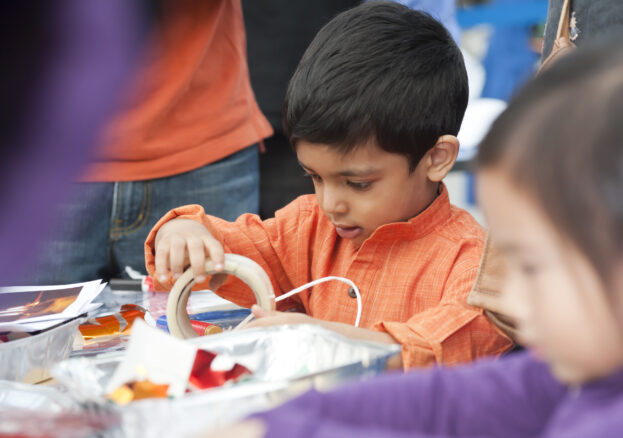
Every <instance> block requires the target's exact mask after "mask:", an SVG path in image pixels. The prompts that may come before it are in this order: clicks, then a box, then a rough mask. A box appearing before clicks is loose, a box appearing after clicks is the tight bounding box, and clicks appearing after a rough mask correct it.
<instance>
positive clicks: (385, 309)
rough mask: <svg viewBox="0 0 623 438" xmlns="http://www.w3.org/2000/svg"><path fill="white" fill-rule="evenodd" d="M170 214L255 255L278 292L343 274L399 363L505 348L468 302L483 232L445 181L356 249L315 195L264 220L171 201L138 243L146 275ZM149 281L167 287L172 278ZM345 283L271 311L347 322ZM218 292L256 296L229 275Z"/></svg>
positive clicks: (464, 357)
mask: <svg viewBox="0 0 623 438" xmlns="http://www.w3.org/2000/svg"><path fill="white" fill-rule="evenodd" d="M176 217H184V218H188V219H193V220H196V221H198V222H201V223H203V224H204V225H205V226H206V227H207V228H208V229H209V230H210V232H211V233H212V234H213V235H214V236H215V238H216V239H217V240H219V241H220V242H221V243H222V244H223V247H224V249H225V252H231V253H236V254H242V255H244V256H246V257H249V258H251V259H253V260H254V261H256V262H257V263H259V264H260V265H261V266H262V268H264V270H266V272H267V273H268V275H269V277H270V278H271V281H272V283H273V287H274V289H275V293H276V294H278V295H279V294H281V293H285V292H288V291H289V290H291V289H294V288H295V287H297V286H300V285H302V284H304V283H307V282H309V281H312V280H315V279H318V278H321V277H326V276H329V275H335V276H341V277H346V278H349V279H351V280H352V281H354V282H355V284H356V285H357V286H358V287H359V289H360V292H361V298H362V301H363V312H362V317H361V323H360V326H361V327H364V328H371V329H377V330H383V331H386V332H388V333H389V334H390V335H392V336H393V337H394V338H395V339H396V340H397V341H398V342H399V343H400V344H402V347H403V350H402V358H403V364H404V366H405V368H408V367H414V366H422V365H429V364H431V363H434V362H437V363H443V364H456V363H460V362H468V361H472V360H474V359H476V358H477V357H481V356H485V355H494V354H499V353H502V352H503V351H505V350H507V349H508V348H509V347H510V346H511V341H510V340H509V339H508V338H507V337H506V336H505V335H503V334H502V333H501V332H500V331H499V330H498V329H497V328H496V327H495V326H494V325H493V324H492V323H491V322H490V321H489V320H488V319H487V318H486V317H485V316H484V315H483V313H482V310H480V309H477V308H474V307H471V306H469V305H467V304H466V299H467V296H468V294H469V291H470V289H471V287H472V285H473V282H474V280H475V278H476V273H477V270H478V264H479V261H480V256H481V253H482V248H483V242H484V231H483V230H482V228H481V227H480V225H478V223H477V222H476V221H475V220H474V219H473V218H472V216H471V215H469V213H467V212H466V211H464V210H461V209H459V208H457V207H454V206H452V205H451V204H450V201H449V198H448V193H447V190H446V189H445V187H443V189H442V192H441V194H440V195H439V196H438V197H437V199H436V200H435V201H434V202H433V203H432V204H431V205H430V206H429V207H428V208H427V209H426V210H424V211H423V212H422V213H420V214H419V215H418V216H416V217H414V218H412V219H411V220H409V221H408V222H400V223H392V224H386V225H383V226H381V227H379V228H378V229H377V230H376V231H375V232H374V233H373V234H372V236H370V237H369V238H368V239H367V240H366V241H365V242H364V243H363V244H362V245H361V247H359V248H357V247H356V246H355V245H353V243H352V242H351V241H350V240H346V239H342V238H340V237H339V236H338V235H337V233H336V231H335V227H334V226H333V225H332V224H331V222H330V221H329V220H328V219H327V217H326V216H325V215H324V214H323V213H322V211H321V209H320V207H319V206H318V203H317V202H316V199H315V197H314V196H313V195H307V196H302V197H300V198H298V199H297V200H295V201H293V202H292V203H290V204H289V205H287V206H286V207H284V208H283V209H281V210H279V211H278V212H277V213H276V215H275V218H272V219H268V220H266V221H261V220H260V219H259V217H258V216H256V215H252V214H245V215H242V216H240V217H239V218H238V219H237V220H236V221H235V222H226V221H224V220H221V219H218V218H215V217H213V216H207V215H205V213H204V211H203V208H202V207H200V206H198V205H187V206H183V207H179V208H176V209H174V210H172V211H170V212H169V213H167V215H166V216H165V217H163V218H162V219H161V220H160V221H159V222H158V224H156V226H155V227H154V229H153V230H152V231H151V233H150V235H149V236H148V238H147V241H146V243H145V258H146V263H147V270H148V271H149V273H150V274H151V275H152V276H153V275H154V270H155V266H154V252H153V245H154V239H155V236H156V233H157V231H158V229H159V228H160V227H161V226H162V225H163V224H164V223H165V222H167V221H169V220H171V219H173V218H176ZM156 287H160V288H169V289H170V287H171V284H162V285H160V284H158V283H156ZM348 289H349V287H348V285H346V284H343V283H341V282H327V283H323V284H319V285H317V286H314V287H313V288H312V289H311V290H308V291H305V292H302V293H300V294H298V295H297V296H295V297H292V298H289V299H287V300H285V301H283V302H280V303H278V309H280V310H285V309H287V308H293V307H294V308H296V309H298V310H300V311H304V312H306V313H307V314H309V315H310V316H313V317H315V318H319V319H323V320H330V321H338V322H344V323H349V324H352V323H353V322H354V320H355V315H356V312H357V302H356V300H355V299H354V298H351V297H350V295H349V294H348ZM218 293H219V295H222V296H223V297H225V298H227V299H229V300H232V301H234V302H237V303H238V304H240V305H243V306H247V307H248V306H250V305H251V304H253V302H254V296H253V295H252V294H251V293H250V292H249V291H248V289H246V290H245V288H244V287H241V283H240V282H239V280H237V279H229V280H228V281H227V282H226V283H225V284H224V285H223V286H221V288H220V289H219V290H218Z"/></svg>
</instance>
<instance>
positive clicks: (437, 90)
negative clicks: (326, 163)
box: [283, 1, 468, 170]
mask: <svg viewBox="0 0 623 438" xmlns="http://www.w3.org/2000/svg"><path fill="white" fill-rule="evenodd" d="M467 98H468V86H467V73H466V71H465V65H464V63H463V56H462V54H461V51H460V50H459V48H458V47H457V45H456V44H455V42H454V40H453V39H452V36H451V35H450V34H449V33H448V31H447V30H446V29H445V28H444V27H443V26H442V25H441V24H440V23H439V22H437V21H436V20H435V19H433V18H432V17H431V16H430V15H428V14H425V13H422V12H418V11H415V10H411V9H409V8H407V7H406V6H403V5H400V4H397V3H394V2H389V1H387V2H384V1H375V2H368V3H364V4H362V5H360V6H357V7H355V8H353V9H350V10H348V11H345V12H343V13H341V14H339V15H337V16H336V17H335V18H334V19H332V20H331V21H330V22H329V23H328V24H326V25H325V26H324V27H323V28H322V29H321V30H320V31H319V32H318V34H317V35H316V37H315V38H314V40H313V41H312V42H311V44H310V46H309V47H308V48H307V50H306V51H305V54H304V55H303V58H302V59H301V61H300V63H299V65H298V67H297V69H296V71H295V72H294V75H293V76H292V79H291V80H290V84H289V86H288V90H287V93H286V98H285V101H284V106H283V117H284V133H285V135H286V136H287V137H288V138H289V139H290V142H291V143H292V145H293V146H294V147H295V146H296V142H297V141H298V140H301V139H302V140H305V141H308V142H312V143H324V144H328V145H331V146H334V147H335V148H336V149H338V150H340V151H341V152H343V153H347V152H349V151H351V150H353V149H354V148H356V147H358V146H360V145H363V144H366V143H367V142H369V141H370V140H375V141H376V142H377V143H378V145H379V146H380V147H381V148H382V149H383V150H385V151H387V152H392V153H398V154H402V155H405V156H406V157H407V158H408V161H409V166H410V169H411V170H413V169H414V168H415V166H416V165H417V163H418V162H419V161H420V160H421V159H422V157H423V156H424V154H425V153H426V152H427V151H428V150H429V149H430V148H431V147H433V146H434V145H435V143H436V141H437V139H438V138H439V137H440V136H441V135H444V134H452V135H457V133H458V131H459V128H460V126H461V121H462V120H463V114H464V113H465V107H466V106H467Z"/></svg>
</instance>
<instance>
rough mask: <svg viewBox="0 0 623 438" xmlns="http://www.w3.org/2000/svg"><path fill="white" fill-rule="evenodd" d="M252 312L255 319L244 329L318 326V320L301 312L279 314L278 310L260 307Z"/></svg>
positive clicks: (252, 309) (256, 306)
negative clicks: (303, 325)
mask: <svg viewBox="0 0 623 438" xmlns="http://www.w3.org/2000/svg"><path fill="white" fill-rule="evenodd" d="M251 312H252V313H253V316H254V317H255V319H254V320H253V321H251V322H249V323H248V324H245V325H244V326H243V327H244V328H255V327H268V326H272V325H284V324H291V325H293V324H317V321H318V320H317V319H316V318H312V317H311V316H309V315H306V314H305V313H299V312H278V311H276V310H264V309H262V308H261V307H260V306H258V305H253V307H251Z"/></svg>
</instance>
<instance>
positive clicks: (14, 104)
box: [0, 0, 145, 286]
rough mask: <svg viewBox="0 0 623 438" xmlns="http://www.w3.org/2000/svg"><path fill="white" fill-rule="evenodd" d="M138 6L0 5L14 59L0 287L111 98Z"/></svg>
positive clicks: (138, 32)
mask: <svg viewBox="0 0 623 438" xmlns="http://www.w3.org/2000/svg"><path fill="white" fill-rule="evenodd" d="M7 3H8V2H7ZM142 7H143V6H142V2H140V1H138V0H105V1H95V2H85V1H84V0H58V1H56V2H54V5H47V4H46V5H41V7H36V8H33V6H32V5H28V4H26V3H24V4H20V2H11V4H10V5H8V4H7V5H5V4H3V5H2V8H3V9H2V12H3V16H2V18H4V20H5V24H7V23H11V25H8V24H7V25H5V26H3V27H1V28H0V35H1V36H2V38H0V41H1V42H0V49H1V51H2V53H5V52H7V53H12V54H13V55H14V56H12V57H11V59H12V60H13V62H12V63H11V65H5V66H4V67H3V70H4V72H3V73H5V74H6V73H8V78H7V77H3V81H8V82H5V83H3V84H2V87H3V89H2V91H7V90H8V91H9V92H10V91H15V92H12V93H9V94H11V96H12V97H13V101H12V99H8V100H7V99H4V100H3V101H2V102H0V110H2V113H3V114H5V113H8V114H10V115H11V116H12V117H13V120H12V123H11V129H10V131H11V132H6V131H7V130H4V131H3V132H0V150H1V151H2V152H0V157H1V158H2V159H1V160H0V182H1V184H0V185H1V186H2V189H0V205H1V206H2V209H3V211H2V213H3V214H2V216H1V217H0V286H5V285H8V284H13V283H21V282H22V280H20V278H22V279H23V278H27V275H26V274H27V270H28V268H29V266H30V264H29V262H30V261H31V259H32V258H33V256H34V254H35V253H36V251H37V250H38V246H39V245H40V243H41V242H42V241H43V240H44V239H46V238H47V237H48V236H49V234H50V233H51V231H52V230H53V228H54V225H55V221H56V220H57V218H56V216H55V213H56V211H55V209H56V208H57V205H58V202H59V201H62V200H64V199H66V198H67V197H68V196H69V195H70V190H71V189H70V187H71V186H70V183H71V181H73V180H75V178H76V177H77V176H78V175H79V174H80V172H81V170H82V165H83V164H84V163H86V161H87V160H88V159H89V157H90V153H91V149H92V148H93V146H94V143H95V141H96V138H97V136H98V133H99V130H100V128H101V127H102V125H103V124H104V123H105V122H106V121H107V120H108V117H109V116H111V115H112V114H113V112H114V110H115V108H116V107H117V106H118V105H119V104H120V91H121V90H122V88H123V85H124V84H125V82H124V81H125V80H126V78H127V77H128V75H129V74H130V73H131V71H132V67H133V65H134V63H135V58H136V55H137V53H139V49H140V43H141V41H142V33H143V32H144V30H143V28H144V26H145V23H144V18H142V13H143V11H142ZM46 8H47V9H46ZM37 19H39V22H37V21H36V20H37ZM43 24H45V26H42V25H43ZM39 27H45V29H39ZM33 28H34V29H35V30H37V31H36V32H35V31H34V30H33ZM18 54H19V56H18ZM24 60H25V61H24ZM7 84H8V85H7ZM7 107H8V110H7Z"/></svg>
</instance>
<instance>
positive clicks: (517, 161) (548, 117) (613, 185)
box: [477, 39, 623, 287]
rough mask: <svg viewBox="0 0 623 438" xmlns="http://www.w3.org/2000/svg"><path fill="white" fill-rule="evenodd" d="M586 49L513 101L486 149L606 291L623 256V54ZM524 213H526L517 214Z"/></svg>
mask: <svg viewBox="0 0 623 438" xmlns="http://www.w3.org/2000/svg"><path fill="white" fill-rule="evenodd" d="M619 41H620V39H618V41H615V42H612V43H608V44H605V45H604V44H600V45H599V46H592V47H584V48H582V49H578V50H577V52H576V53H574V54H572V55H570V56H569V57H568V58H565V59H562V60H560V61H559V62H558V63H556V64H555V65H554V66H553V67H552V68H551V69H550V70H547V71H545V72H544V73H543V74H542V75H540V76H539V77H537V78H536V79H535V80H534V81H533V82H531V83H530V84H528V85H527V86H526V87H525V89H524V90H523V91H522V92H521V93H519V95H518V96H517V97H515V99H513V100H512V102H511V103H510V105H509V106H508V108H507V110H506V111H505V112H504V113H503V114H502V115H501V116H500V117H499V118H498V119H497V121H496V122H495V123H494V124H493V126H492V128H491V130H490V132H489V133H488V135H487V136H486V137H485V139H484V140H483V142H482V144H481V145H480V147H479V152H478V156H477V165H478V167H480V168H481V169H486V168H496V167H499V168H501V169H503V170H504V171H505V173H506V175H508V177H509V179H510V181H511V182H513V183H514V184H515V185H516V186H517V187H518V188H519V189H520V190H522V191H524V192H525V193H527V194H528V195H529V196H530V197H531V199H534V200H535V201H536V203H537V205H539V207H540V208H541V209H542V211H543V212H544V213H545V215H546V216H547V217H548V219H549V220H550V221H551V223H552V224H555V227H556V228H557V229H558V230H559V231H560V233H561V235H562V236H564V237H565V238H566V239H568V240H570V241H571V242H572V243H573V245H574V246H575V247H576V248H577V249H578V250H579V251H580V252H581V253H582V254H584V255H585V256H586V258H587V259H588V261H589V262H590V263H591V264H592V266H593V267H594V269H595V270H596V272H597V273H598V274H599V275H600V277H601V280H602V282H603V283H604V285H605V286H606V287H611V286H612V285H611V282H612V281H613V274H614V269H616V265H617V263H618V264H620V262H621V254H622V253H623V196H622V193H623V146H622V144H621V143H622V142H623V49H622V47H621V46H620V42H619ZM518 214H521V212H518Z"/></svg>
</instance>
